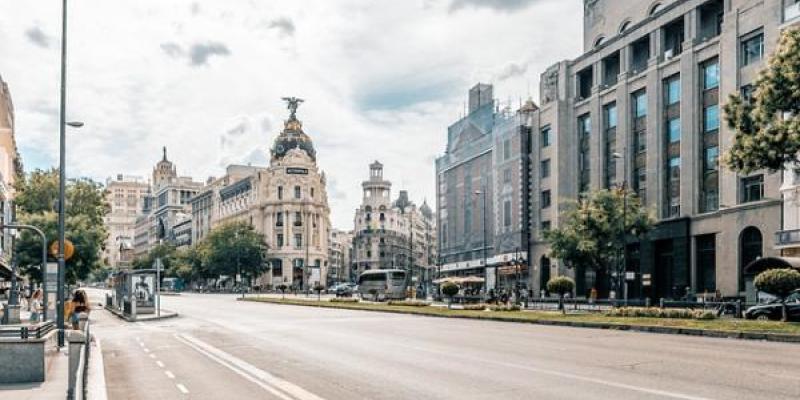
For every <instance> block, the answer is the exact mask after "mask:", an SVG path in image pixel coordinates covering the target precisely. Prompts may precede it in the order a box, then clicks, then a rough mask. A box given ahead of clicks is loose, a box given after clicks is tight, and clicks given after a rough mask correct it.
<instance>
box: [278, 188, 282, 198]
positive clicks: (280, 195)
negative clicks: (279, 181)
mask: <svg viewBox="0 0 800 400" xmlns="http://www.w3.org/2000/svg"><path fill="white" fill-rule="evenodd" d="M278 200H283V186H278Z"/></svg>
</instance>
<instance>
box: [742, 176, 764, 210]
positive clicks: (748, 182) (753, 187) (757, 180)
mask: <svg viewBox="0 0 800 400" xmlns="http://www.w3.org/2000/svg"><path fill="white" fill-rule="evenodd" d="M740 185H741V189H740V191H741V193H742V196H741V197H742V203H749V202H751V201H759V200H761V199H763V198H764V175H755V176H748V177H746V178H742V179H741V184H740Z"/></svg>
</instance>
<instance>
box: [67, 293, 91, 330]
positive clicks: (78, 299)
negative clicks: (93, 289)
mask: <svg viewBox="0 0 800 400" xmlns="http://www.w3.org/2000/svg"><path fill="white" fill-rule="evenodd" d="M84 316H85V317H88V316H89V298H88V296H87V295H86V292H84V291H83V290H82V289H78V290H76V291H75V294H74V295H73V296H72V314H71V315H70V322H71V323H72V329H75V330H78V329H80V320H81V317H84Z"/></svg>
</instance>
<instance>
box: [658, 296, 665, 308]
mask: <svg viewBox="0 0 800 400" xmlns="http://www.w3.org/2000/svg"><path fill="white" fill-rule="evenodd" d="M658 307H659V308H664V298H663V297H662V298H660V299H658Z"/></svg>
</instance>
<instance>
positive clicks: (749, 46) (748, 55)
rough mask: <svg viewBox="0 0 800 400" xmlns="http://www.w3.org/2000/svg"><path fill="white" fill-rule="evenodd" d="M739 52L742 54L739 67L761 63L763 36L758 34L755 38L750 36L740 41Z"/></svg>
mask: <svg viewBox="0 0 800 400" xmlns="http://www.w3.org/2000/svg"><path fill="white" fill-rule="evenodd" d="M740 51H741V54H742V59H741V65H742V66H743V67H744V66H745V65H750V64H752V63H755V62H758V61H761V59H762V58H764V34H763V33H758V34H756V35H755V36H752V35H751V36H749V37H748V38H745V39H742V44H741V48H740Z"/></svg>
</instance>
